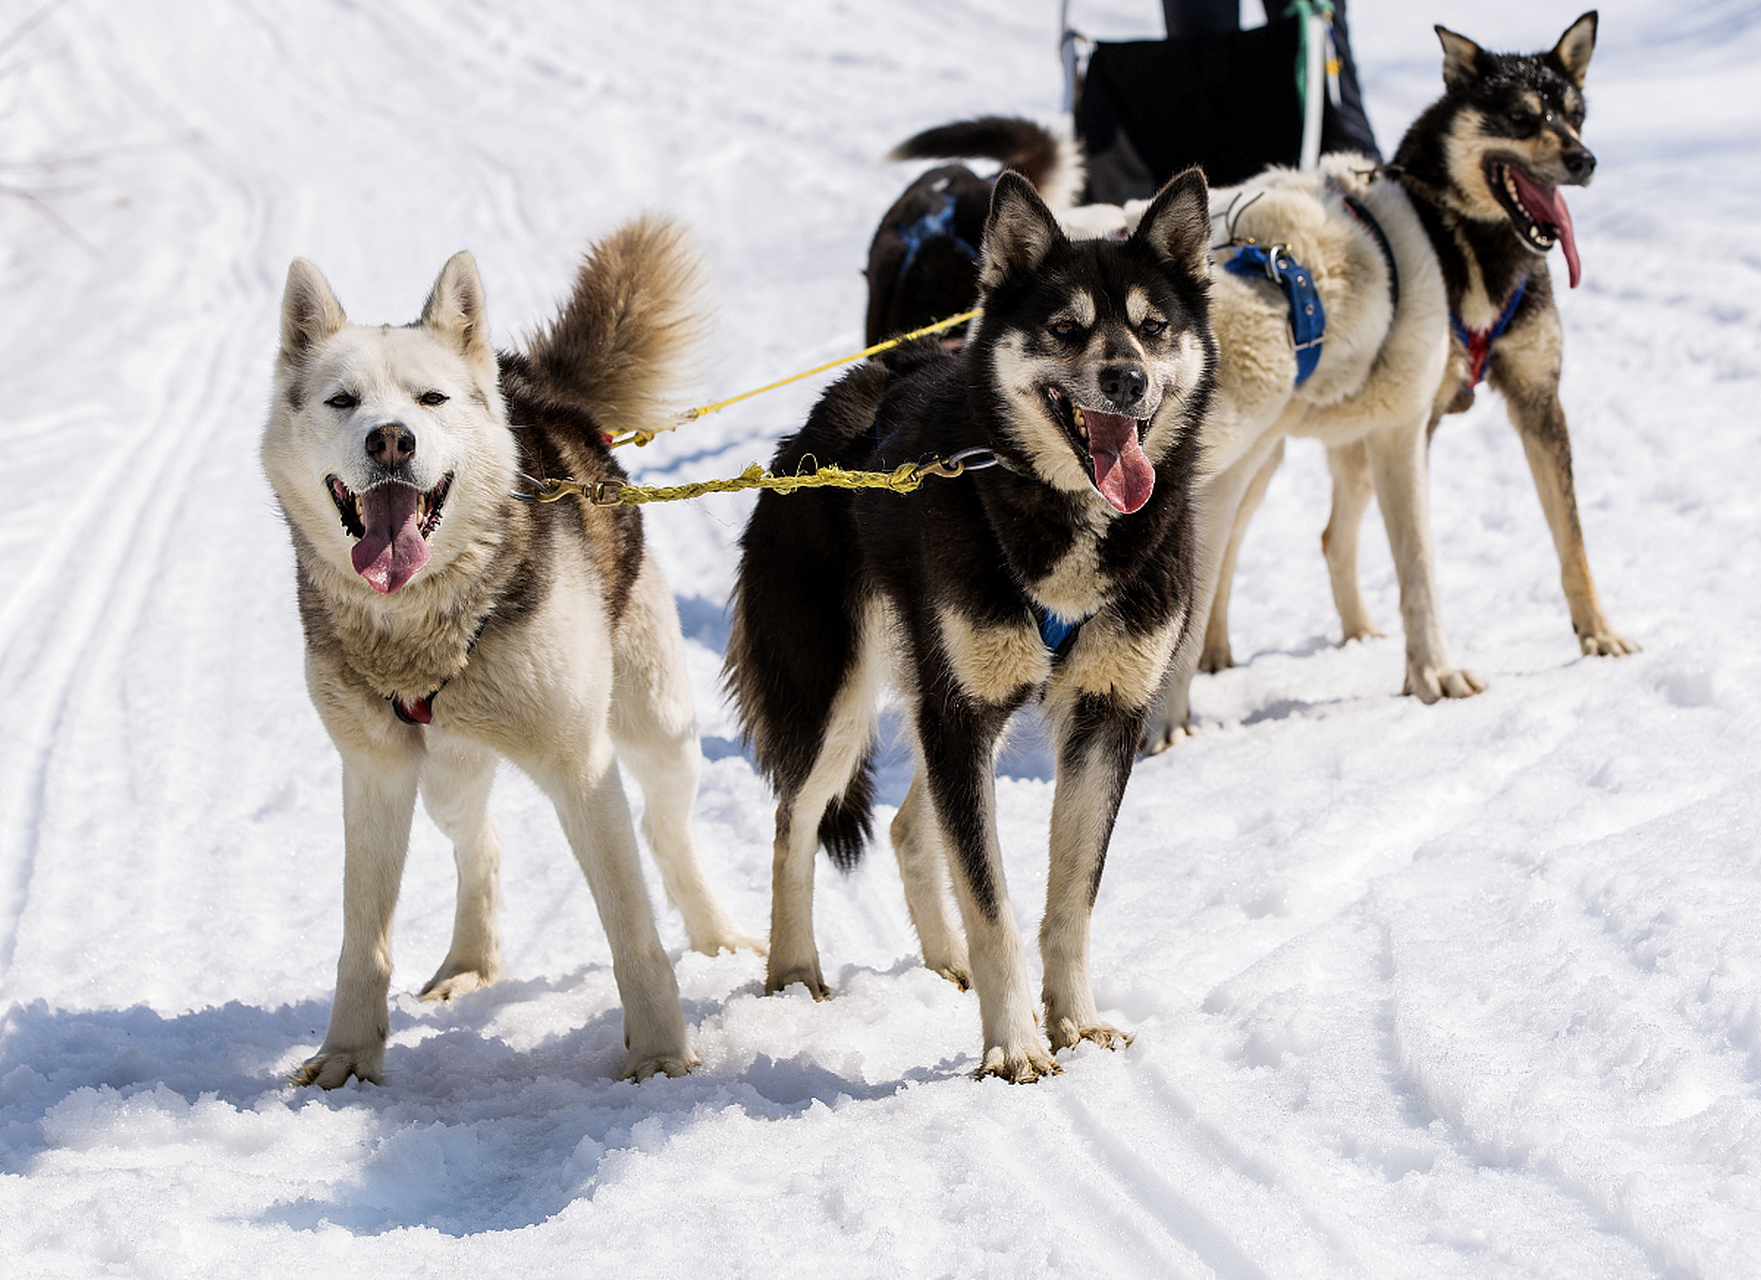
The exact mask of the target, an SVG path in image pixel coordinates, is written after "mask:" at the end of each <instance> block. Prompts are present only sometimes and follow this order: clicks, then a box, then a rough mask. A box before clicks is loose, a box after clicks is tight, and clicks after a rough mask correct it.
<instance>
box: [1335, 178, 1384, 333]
mask: <svg viewBox="0 0 1761 1280" xmlns="http://www.w3.org/2000/svg"><path fill="white" fill-rule="evenodd" d="M1333 189H1334V190H1335V191H1337V192H1338V193H1339V198H1340V199H1341V200H1343V201H1344V202H1345V211H1346V212H1347V213H1349V214H1350V215H1351V216H1352V217H1354V218H1356V219H1357V220H1358V223H1359V224H1360V225H1361V226H1362V227H1363V229H1364V230H1365V231H1368V232H1369V233H1370V235H1371V236H1372V237H1374V238H1375V241H1376V247H1377V248H1379V249H1381V250H1382V259H1383V261H1385V262H1386V263H1387V264H1388V299H1389V301H1390V302H1391V303H1392V304H1393V306H1394V309H1395V310H1396V311H1398V310H1400V268H1399V267H1397V266H1395V265H1394V246H1393V245H1392V244H1390V243H1389V242H1388V233H1387V232H1386V231H1384V230H1382V224H1381V223H1380V222H1377V221H1376V215H1375V214H1373V213H1371V212H1370V211H1369V209H1368V208H1367V207H1366V206H1365V205H1364V203H1363V202H1362V201H1361V200H1359V199H1358V198H1357V197H1356V196H1354V195H1352V194H1351V193H1350V192H1348V191H1346V190H1345V188H1343V187H1340V186H1337V185H1335V186H1334V187H1333Z"/></svg>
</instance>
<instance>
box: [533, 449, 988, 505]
mask: <svg viewBox="0 0 1761 1280" xmlns="http://www.w3.org/2000/svg"><path fill="white" fill-rule="evenodd" d="M812 462H813V460H812V459H811V458H809V459H807V460H806V461H804V462H803V463H802V465H803V466H807V465H809V464H812ZM996 465H998V460H997V458H996V455H995V454H993V453H992V452H991V451H990V450H989V449H965V450H962V451H961V452H960V453H958V454H956V455H955V456H954V457H951V458H932V459H930V460H929V461H928V462H906V463H902V464H900V465H899V466H897V467H894V468H893V469H892V470H891V471H846V470H844V468H842V467H839V466H836V465H829V464H828V465H827V466H823V467H820V466H817V465H815V470H813V471H806V472H802V473H800V474H798V475H792V476H773V475H772V474H771V473H770V472H768V471H766V470H765V469H764V468H763V467H761V466H759V465H758V464H757V463H756V462H754V463H753V464H752V465H750V466H749V467H747V468H746V469H745V470H744V471H742V472H741V473H740V474H739V475H737V476H734V477H733V478H732V479H728V480H700V481H698V482H696V483H695V484H675V485H641V484H629V483H626V482H625V481H622V480H598V481H594V482H592V483H588V484H583V483H581V482H580V481H578V480H540V479H538V478H537V477H535V476H526V477H523V478H524V479H525V480H526V481H527V483H529V484H530V485H531V486H532V490H531V492H529V493H525V492H516V493H515V494H514V497H516V498H519V499H520V500H521V501H523V502H555V501H556V500H557V499H559V498H566V497H571V496H573V497H580V498H585V499H586V500H587V501H588V502H590V503H592V504H593V505H594V506H596V507H620V506H622V507H634V506H639V505H641V504H642V503H644V502H685V501H688V500H689V499H692V498H701V497H702V496H703V495H704V494H706V493H737V492H739V491H740V490H742V489H774V490H775V491H777V492H778V493H793V492H795V490H797V489H818V488H824V487H826V486H828V485H829V486H832V487H834V488H838V489H891V490H892V491H893V492H894V493H911V492H914V491H915V490H916V489H917V488H918V487H919V486H920V485H922V484H923V482H924V479H925V478H926V477H928V476H945V477H947V478H949V479H952V478H953V477H955V476H959V475H964V474H965V473H966V471H967V469H968V467H969V466H970V467H973V468H982V467H988V466H996Z"/></svg>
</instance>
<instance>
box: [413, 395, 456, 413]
mask: <svg viewBox="0 0 1761 1280" xmlns="http://www.w3.org/2000/svg"><path fill="white" fill-rule="evenodd" d="M448 399H449V397H448V396H447V394H446V392H444V391H424V392H423V393H422V394H421V395H419V396H417V397H416V403H417V404H420V405H426V406H427V407H428V408H430V409H432V408H433V407H434V406H435V405H437V404H445V403H446V402H447V400H448Z"/></svg>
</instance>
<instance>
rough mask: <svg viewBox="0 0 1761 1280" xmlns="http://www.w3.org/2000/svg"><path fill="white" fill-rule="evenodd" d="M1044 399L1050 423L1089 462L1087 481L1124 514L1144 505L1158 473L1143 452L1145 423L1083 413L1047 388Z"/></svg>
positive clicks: (1054, 389) (1120, 415) (1059, 391)
mask: <svg viewBox="0 0 1761 1280" xmlns="http://www.w3.org/2000/svg"><path fill="white" fill-rule="evenodd" d="M1044 395H1045V398H1046V404H1047V405H1048V406H1049V407H1050V408H1051V411H1052V417H1053V419H1054V420H1056V421H1057V423H1058V424H1059V425H1060V426H1062V427H1063V428H1064V431H1065V434H1066V435H1068V436H1069V437H1070V440H1071V442H1072V443H1073V444H1074V445H1075V446H1076V447H1077V448H1078V449H1080V450H1081V452H1082V455H1083V457H1085V458H1086V459H1087V460H1088V474H1089V478H1090V479H1091V480H1093V481H1094V487H1095V488H1096V489H1097V490H1098V491H1099V492H1100V495H1101V497H1103V498H1105V499H1106V500H1107V502H1108V504H1109V505H1111V506H1112V507H1113V509H1114V510H1116V511H1119V512H1122V513H1123V514H1125V515H1130V514H1131V513H1132V512H1133V511H1136V510H1137V509H1138V508H1139V507H1141V506H1143V504H1144V503H1146V502H1148V501H1149V500H1150V492H1151V490H1153V489H1154V488H1155V487H1156V469H1155V467H1154V466H1153V465H1151V463H1150V460H1149V457H1148V455H1146V454H1145V453H1144V451H1143V438H1144V435H1145V433H1147V432H1148V431H1149V426H1150V424H1149V420H1148V419H1147V418H1133V417H1131V416H1130V415H1129V414H1123V413H1111V412H1108V411H1107V410H1104V409H1085V408H1083V407H1082V406H1080V405H1078V404H1077V403H1076V402H1075V401H1073V400H1071V399H1070V397H1069V396H1068V395H1066V394H1065V393H1064V391H1063V390H1062V388H1059V387H1054V386H1051V385H1049V384H1048V385H1047V386H1046V387H1045V388H1044Z"/></svg>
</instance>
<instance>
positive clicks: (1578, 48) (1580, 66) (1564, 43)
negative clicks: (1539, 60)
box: [1548, 9, 1596, 89]
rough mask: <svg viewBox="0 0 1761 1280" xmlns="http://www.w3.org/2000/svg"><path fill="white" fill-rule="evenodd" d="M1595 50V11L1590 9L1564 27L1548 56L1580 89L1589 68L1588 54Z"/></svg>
mask: <svg viewBox="0 0 1761 1280" xmlns="http://www.w3.org/2000/svg"><path fill="white" fill-rule="evenodd" d="M1595 51H1596V11H1595V10H1594V9H1592V10H1590V11H1589V12H1588V13H1586V14H1585V15H1584V16H1583V17H1581V18H1579V19H1578V20H1577V21H1576V22H1574V23H1572V24H1571V25H1570V26H1569V27H1567V28H1566V29H1565V34H1564V35H1562V36H1560V37H1559V43H1558V44H1556V45H1554V46H1553V52H1552V53H1551V54H1550V55H1548V56H1549V57H1551V58H1552V59H1553V61H1555V62H1556V63H1558V64H1559V69H1560V70H1561V71H1563V72H1564V73H1565V78H1566V79H1567V80H1570V81H1571V82H1572V83H1573V84H1574V85H1576V86H1577V87H1578V88H1579V89H1582V88H1583V87H1584V75H1585V73H1587V72H1588V71H1589V69H1590V55H1591V54H1592V53H1594V52H1595Z"/></svg>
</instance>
